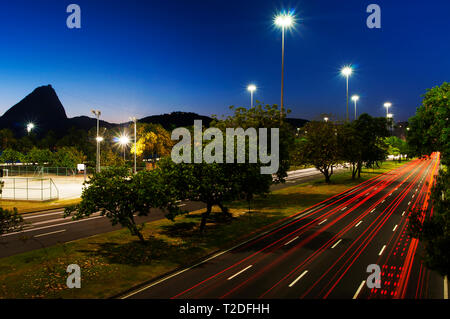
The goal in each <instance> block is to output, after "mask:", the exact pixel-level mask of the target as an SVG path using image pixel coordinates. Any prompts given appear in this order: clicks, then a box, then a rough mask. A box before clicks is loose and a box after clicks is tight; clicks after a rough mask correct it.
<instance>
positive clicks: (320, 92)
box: [0, 0, 450, 122]
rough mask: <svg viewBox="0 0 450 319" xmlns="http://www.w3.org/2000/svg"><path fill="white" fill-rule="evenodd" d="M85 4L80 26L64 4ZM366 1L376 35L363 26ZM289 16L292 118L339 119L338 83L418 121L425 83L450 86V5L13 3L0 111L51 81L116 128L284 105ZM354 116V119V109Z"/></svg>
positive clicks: (354, 1) (0, 47)
mask: <svg viewBox="0 0 450 319" xmlns="http://www.w3.org/2000/svg"><path fill="white" fill-rule="evenodd" d="M70 3H77V4H79V5H80V6H81V11H82V13H81V20H82V21H81V24H82V28H81V29H80V30H75V29H72V30H71V29H68V28H67V27H66V18H67V16H68V14H67V13H66V7H67V5H68V4H70ZM370 3H377V4H379V5H380V6H381V10H382V11H381V12H382V13H381V19H382V28H381V30H379V29H378V30H376V29H368V28H367V27H366V18H367V16H368V14H367V13H366V12H365V11H366V7H367V5H368V4H370ZM282 9H295V13H296V16H297V24H296V28H295V30H292V31H289V32H288V33H287V35H286V58H285V67H286V69H285V105H286V106H287V107H289V108H291V109H292V114H291V116H292V117H301V118H308V119H313V118H317V117H318V116H319V115H320V113H330V112H332V113H334V114H336V115H338V116H344V114H345V80H344V78H342V77H341V76H340V74H339V69H340V67H341V66H343V65H345V64H353V65H354V66H355V73H354V75H353V76H352V77H351V79H350V92H351V93H357V94H359V95H360V96H361V100H360V103H359V110H360V112H369V113H370V114H372V115H384V112H385V110H384V108H383V107H382V104H383V102H384V101H386V100H389V101H391V102H392V103H393V104H394V107H393V108H392V112H393V113H394V114H395V117H396V120H406V119H407V118H408V117H409V116H411V115H413V114H414V111H415V108H416V107H417V106H418V105H419V103H420V100H421V98H420V95H421V94H422V93H424V91H425V89H426V88H429V87H432V86H435V85H439V84H440V83H442V82H443V81H449V80H450V58H449V52H450V36H449V35H450V19H449V13H450V1H448V0H427V1H425V0H420V1H419V0H395V1H393V0H370V1H362V0H345V1H337V0H301V1H294V0H292V1H279V0H277V1H263V0H245V1H237V0H180V1H174V0H149V1H144V0H141V1H138V0H127V1H125V0H121V1H119V0H114V1H112V0H71V1H64V0H34V1H24V0H16V1H10V2H8V3H2V8H1V10H0V35H1V41H0V114H2V113H3V112H5V111H6V110H7V109H8V108H9V107H10V106H12V105H13V104H15V103H17V102H18V101H19V100H20V99H22V98H23V97H24V96H25V95H26V94H28V93H30V92H31V91H32V90H33V89H34V88H35V87H37V86H39V85H46V84H52V85H53V87H54V88H55V90H56V92H57V93H58V95H59V97H60V99H61V101H62V103H63V105H64V106H65V108H66V111H67V113H68V115H69V116H76V115H90V114H89V113H90V110H91V109H92V107H96V108H99V109H101V110H102V111H103V118H104V119H106V120H109V121H115V122H123V121H126V120H127V119H128V117H129V116H131V115H136V116H138V117H143V116H147V115H151V114H161V113H166V112H171V111H177V110H181V111H194V112H198V113H201V114H204V115H211V114H217V115H222V114H227V112H228V106H229V105H236V106H241V105H247V106H248V104H249V103H250V97H249V94H248V92H247V91H246V86H247V84H248V83H250V82H253V83H255V84H256V85H257V86H258V91H257V92H256V94H255V98H256V99H259V100H261V101H263V102H264V103H270V104H279V96H280V63H281V62H280V57H281V32H280V31H279V30H278V29H276V28H274V27H273V23H272V19H273V16H274V14H275V13H276V12H277V11H279V10H282ZM350 114H353V113H350Z"/></svg>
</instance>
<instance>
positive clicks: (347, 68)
mask: <svg viewBox="0 0 450 319" xmlns="http://www.w3.org/2000/svg"><path fill="white" fill-rule="evenodd" d="M352 72H353V70H352V68H351V67H350V66H344V67H343V68H342V69H341V74H342V75H343V76H345V77H349V76H350V75H352Z"/></svg>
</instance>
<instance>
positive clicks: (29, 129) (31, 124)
mask: <svg viewBox="0 0 450 319" xmlns="http://www.w3.org/2000/svg"><path fill="white" fill-rule="evenodd" d="M33 129H34V124H33V123H28V124H27V132H28V133H30V132H31V131H32V130H33Z"/></svg>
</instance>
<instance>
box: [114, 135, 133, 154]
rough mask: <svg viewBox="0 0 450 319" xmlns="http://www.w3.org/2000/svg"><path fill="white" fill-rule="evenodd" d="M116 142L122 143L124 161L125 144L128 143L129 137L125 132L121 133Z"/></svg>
mask: <svg viewBox="0 0 450 319" xmlns="http://www.w3.org/2000/svg"><path fill="white" fill-rule="evenodd" d="M117 140H118V142H119V144H120V145H122V148H123V160H124V161H125V150H126V147H127V145H128V144H129V143H130V138H129V137H128V136H126V135H125V134H122V135H121V136H119V137H118V139H117Z"/></svg>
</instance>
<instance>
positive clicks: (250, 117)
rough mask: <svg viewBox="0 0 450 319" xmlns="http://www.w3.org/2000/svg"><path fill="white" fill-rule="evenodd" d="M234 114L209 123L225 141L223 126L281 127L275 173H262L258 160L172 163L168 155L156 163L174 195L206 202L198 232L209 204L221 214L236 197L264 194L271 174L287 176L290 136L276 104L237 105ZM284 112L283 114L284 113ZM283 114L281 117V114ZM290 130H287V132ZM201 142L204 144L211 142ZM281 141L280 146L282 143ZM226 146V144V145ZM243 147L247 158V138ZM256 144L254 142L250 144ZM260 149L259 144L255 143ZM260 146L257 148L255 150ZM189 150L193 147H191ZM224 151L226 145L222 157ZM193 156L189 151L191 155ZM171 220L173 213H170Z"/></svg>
mask: <svg viewBox="0 0 450 319" xmlns="http://www.w3.org/2000/svg"><path fill="white" fill-rule="evenodd" d="M231 109H233V110H235V113H234V115H232V116H229V117H227V118H226V119H224V120H218V119H216V120H215V121H214V122H212V123H211V126H212V127H215V128H217V129H219V130H220V132H221V135H222V136H221V137H217V136H216V137H215V138H223V140H226V128H242V129H243V130H245V129H248V128H254V129H258V128H280V164H281V165H280V167H279V170H278V172H277V173H276V174H274V176H272V175H271V174H261V170H260V168H261V166H263V164H262V163H261V162H259V161H258V162H256V163H249V161H246V162H245V163H225V162H226V161H225V157H223V158H222V162H223V163H206V162H205V161H203V162H202V163H179V164H176V163H174V162H173V161H172V160H171V159H170V158H166V159H163V160H162V161H161V162H160V163H159V168H160V169H161V171H162V174H163V175H164V176H165V183H166V184H168V185H170V189H175V190H177V191H178V195H177V197H178V198H180V199H188V200H193V201H202V202H204V203H205V204H206V211H205V213H203V215H202V220H201V223H200V231H201V232H203V231H204V229H205V225H206V222H207V219H208V218H209V216H210V214H211V211H212V207H213V206H215V205H217V206H219V207H220V209H221V211H222V213H224V214H229V212H228V209H227V207H225V203H226V202H228V201H232V200H236V199H246V200H247V201H248V202H249V203H250V201H251V200H252V199H253V197H254V196H255V195H264V194H266V193H268V192H269V190H270V185H271V184H272V181H273V179H272V178H273V177H274V179H275V180H276V181H282V180H283V179H284V177H285V176H286V170H287V167H288V164H289V163H288V159H289V153H288V149H287V147H286V148H284V147H285V145H288V144H289V141H290V140H292V138H289V137H286V138H285V139H284V140H283V137H284V136H285V135H286V132H288V130H287V125H286V124H285V123H284V122H281V123H280V113H279V111H278V108H277V107H276V106H265V107H263V106H261V105H258V106H256V107H254V108H249V109H246V108H237V109H234V108H233V107H231ZM284 115H285V114H284ZM284 115H283V116H284ZM289 133H290V131H289ZM223 140H222V141H223ZM203 142H204V146H206V145H209V144H210V143H213V141H211V142H208V143H207V142H206V141H203ZM236 143H237V142H236V139H234V146H235V147H234V152H235V154H236V152H237V147H236ZM281 144H283V145H281ZM227 147H228V145H227ZM243 147H244V148H245V150H246V157H248V155H247V154H249V152H248V151H249V149H250V144H249V139H248V138H247V139H245V144H244V146H243ZM252 147H255V145H252ZM256 148H259V146H256ZM258 150H259V149H257V151H258ZM191 151H192V150H191ZM225 154H226V147H225V149H224V152H223V156H225ZM191 156H192V154H191ZM168 218H170V219H173V218H175V216H171V215H169V216H168Z"/></svg>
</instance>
